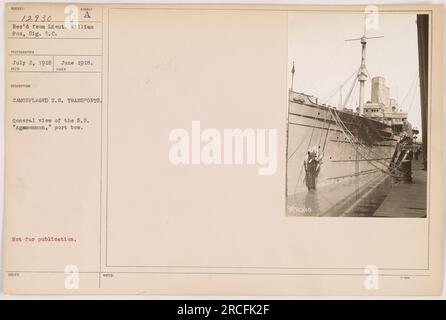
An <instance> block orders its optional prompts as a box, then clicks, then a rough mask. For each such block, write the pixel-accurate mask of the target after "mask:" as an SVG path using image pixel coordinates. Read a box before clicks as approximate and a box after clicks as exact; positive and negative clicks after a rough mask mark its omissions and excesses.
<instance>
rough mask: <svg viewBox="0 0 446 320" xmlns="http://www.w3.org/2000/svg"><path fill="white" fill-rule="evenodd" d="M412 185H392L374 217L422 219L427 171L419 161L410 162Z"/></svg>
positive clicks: (425, 209) (423, 215)
mask: <svg viewBox="0 0 446 320" xmlns="http://www.w3.org/2000/svg"><path fill="white" fill-rule="evenodd" d="M412 177H413V182H412V183H405V182H399V183H397V184H394V185H393V186H392V188H391V190H390V191H389V193H388V195H387V197H386V198H385V199H384V201H383V202H382V204H381V205H380V206H379V207H378V209H377V210H376V211H375V213H374V214H373V216H374V217H389V218H424V217H426V212H427V170H423V163H422V161H421V160H413V161H412Z"/></svg>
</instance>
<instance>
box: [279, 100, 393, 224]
mask: <svg viewBox="0 0 446 320" xmlns="http://www.w3.org/2000/svg"><path fill="white" fill-rule="evenodd" d="M339 120H342V123H343V124H344V125H345V127H342V126H340V125H339ZM352 137H353V138H354V139H352ZM396 143H397V137H395V136H393V133H392V131H391V128H390V127H389V126H388V125H386V124H384V123H381V122H378V121H376V120H372V119H368V118H365V117H361V116H359V115H357V114H354V113H352V112H345V111H339V110H335V109H333V108H330V107H328V106H324V105H319V104H318V103H317V101H315V100H314V99H312V98H311V97H309V96H307V95H304V94H299V93H295V92H290V99H289V110H288V133H287V173H286V175H287V185H286V195H287V214H289V215H296V214H297V215H305V214H306V215H333V214H335V215H340V214H343V213H342V212H341V210H351V206H353V204H354V202H355V200H358V199H359V198H360V197H361V196H363V195H364V194H366V193H368V192H371V191H370V190H372V189H373V188H374V187H378V186H380V185H381V184H383V183H385V182H386V181H387V178H388V177H389V176H388V175H387V174H386V173H385V170H383V169H384V168H385V167H384V166H383V164H384V163H388V162H390V160H391V158H392V155H393V153H394V151H395V146H396ZM314 147H315V148H317V149H318V150H319V152H320V154H321V155H322V164H321V168H320V172H319V174H318V176H317V179H316V190H308V188H307V186H306V183H305V169H304V160H305V156H306V154H307V152H308V150H309V149H310V148H314ZM364 150H367V152H365V151H364ZM324 197H325V198H326V199H325V200H324ZM330 197H331V198H330ZM324 201H325V202H326V203H324Z"/></svg>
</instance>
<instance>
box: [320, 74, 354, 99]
mask: <svg viewBox="0 0 446 320" xmlns="http://www.w3.org/2000/svg"><path fill="white" fill-rule="evenodd" d="M357 72H358V70H355V71H353V73H352V74H351V75H350V76H349V77H348V78H347V80H345V81H344V82H343V83H342V84H341V86H342V87H343V86H344V85H345V84H346V83H347V82H348V81H350V80H351V78H352V77H353V76H354V75H355V74H357ZM341 86H339V87H337V88H336V89H335V90H334V92H332V93H331V94H330V95H327V96H328V98H326V97H327V96H325V97H324V99H322V101H323V102H324V103H327V102H328V101H329V100H330V99H331V98H332V97H333V96H334V95H335V94H336V93H338V92H339V90H340V87H341Z"/></svg>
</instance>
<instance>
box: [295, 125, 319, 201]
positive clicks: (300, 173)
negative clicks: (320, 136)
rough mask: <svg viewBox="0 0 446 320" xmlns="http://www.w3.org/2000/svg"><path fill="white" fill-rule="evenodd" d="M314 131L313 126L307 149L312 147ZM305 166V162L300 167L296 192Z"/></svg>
mask: <svg viewBox="0 0 446 320" xmlns="http://www.w3.org/2000/svg"><path fill="white" fill-rule="evenodd" d="M313 133H314V127H313V129H311V136H310V140H309V141H308V146H307V150H308V148H310V144H311V140H312V139H313ZM303 168H304V164H303V163H302V167H301V168H300V172H299V177H298V178H297V182H296V186H295V187H294V192H293V193H296V190H297V186H298V185H299V181H300V177H301V175H302V170H303Z"/></svg>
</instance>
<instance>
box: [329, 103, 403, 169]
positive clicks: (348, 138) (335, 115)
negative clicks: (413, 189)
mask: <svg viewBox="0 0 446 320" xmlns="http://www.w3.org/2000/svg"><path fill="white" fill-rule="evenodd" d="M329 110H330V112H332V110H331V109H329ZM333 113H334V120H335V122H336V124H337V126H338V127H339V128H340V129H341V131H342V133H343V134H344V135H345V137H346V138H347V140H348V141H349V143H350V144H351V145H352V146H353V148H355V150H356V151H357V152H358V153H359V154H360V155H361V156H362V158H363V159H364V160H366V161H367V162H368V163H370V164H371V165H372V166H374V167H375V168H376V169H378V170H379V171H381V172H383V173H385V174H387V175H389V176H392V177H395V178H399V177H400V175H395V174H393V173H391V172H389V171H388V167H389V166H390V163H389V164H387V165H386V164H385V163H381V162H380V160H373V161H375V162H378V163H379V164H381V165H385V166H386V169H382V168H379V167H378V166H377V165H376V164H375V163H373V161H372V160H370V159H368V158H367V156H364V154H363V153H362V152H361V151H360V150H359V148H358V147H357V145H359V146H361V147H363V148H365V149H366V151H371V152H373V150H370V149H369V148H367V147H366V146H364V145H363V144H362V143H361V142H360V141H359V140H358V141H356V143H355V142H353V141H352V140H351V139H350V136H349V135H347V133H346V132H345V130H347V131H348V132H349V133H350V135H351V136H352V137H355V136H354V135H353V134H352V133H351V132H350V131H349V130H348V128H347V127H345V125H344V124H343V122H342V120H341V119H340V117H339V115H338V114H337V112H336V111H335V110H333ZM344 128H345V130H344ZM398 168H399V166H398V167H395V168H394V170H397V169H398Z"/></svg>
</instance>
